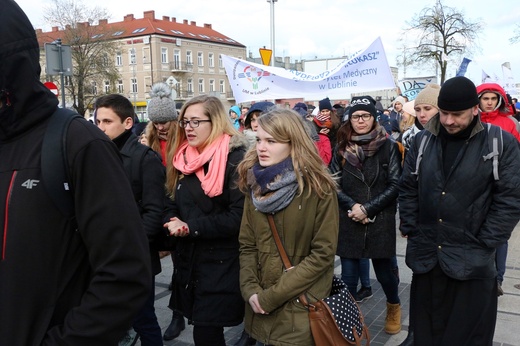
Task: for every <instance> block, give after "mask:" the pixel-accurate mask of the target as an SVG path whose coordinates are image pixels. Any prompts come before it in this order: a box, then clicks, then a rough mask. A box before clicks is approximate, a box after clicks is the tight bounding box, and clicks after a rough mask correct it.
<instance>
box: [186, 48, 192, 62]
mask: <svg viewBox="0 0 520 346" xmlns="http://www.w3.org/2000/svg"><path fill="white" fill-rule="evenodd" d="M186 64H188V65H193V56H192V55H191V51H187V52H186Z"/></svg>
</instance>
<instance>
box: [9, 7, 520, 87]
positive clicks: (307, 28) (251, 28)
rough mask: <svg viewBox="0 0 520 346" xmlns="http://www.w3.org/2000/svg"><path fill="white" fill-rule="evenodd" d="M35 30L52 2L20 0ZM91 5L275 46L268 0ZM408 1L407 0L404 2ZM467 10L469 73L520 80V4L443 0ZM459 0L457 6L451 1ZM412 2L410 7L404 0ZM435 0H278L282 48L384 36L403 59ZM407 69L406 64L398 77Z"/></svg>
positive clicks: (319, 50)
mask: <svg viewBox="0 0 520 346" xmlns="http://www.w3.org/2000/svg"><path fill="white" fill-rule="evenodd" d="M16 1H17V2H18V3H19V5H20V6H21V7H22V9H23V10H24V11H25V12H26V13H27V15H28V17H29V19H30V20H31V22H32V23H33V25H34V27H35V28H43V29H44V30H49V29H50V28H49V27H48V26H47V25H46V24H45V23H44V22H43V18H42V7H43V6H45V5H46V4H49V3H50V1H49V0H16ZM83 3H84V4H85V6H87V7H93V6H99V7H102V8H106V9H107V10H108V12H109V13H111V17H110V18H108V19H109V22H118V21H122V20H123V17H124V16H125V15H126V14H130V13H132V14H134V16H135V17H136V18H142V16H143V12H144V11H148V10H155V16H156V18H161V17H162V16H169V17H176V18H177V21H182V20H183V19H187V20H188V21H196V22H197V25H199V26H202V25H203V24H204V23H208V24H212V26H213V29H214V30H216V31H219V32H220V33H222V34H224V35H226V36H229V37H231V38H233V39H235V40H236V41H238V42H240V43H242V44H244V45H245V46H246V47H247V51H248V52H250V51H251V52H252V53H253V55H254V56H259V53H258V49H259V48H262V47H264V46H265V47H266V48H270V44H271V39H270V37H271V36H270V28H271V23H270V18H271V16H270V11H271V4H270V3H269V2H268V1H267V0H224V1H218V0H189V1H150V2H148V1H128V0H125V1H122V0H109V1H107V0H88V1H83ZM398 3H401V4H398ZM448 3H449V4H450V6H451V7H454V8H456V9H457V10H459V11H460V12H463V13H464V14H465V17H466V19H467V20H469V21H482V22H483V25H484V30H483V32H482V34H481V35H480V37H479V43H480V47H481V52H476V53H475V54H473V55H469V54H468V55H466V57H468V58H470V59H472V60H473V61H472V62H471V63H470V64H469V67H468V72H467V73H466V76H467V77H469V78H470V79H472V80H473V81H474V82H475V83H476V84H477V85H478V84H480V81H481V74H482V70H484V71H485V72H486V73H487V74H489V75H491V76H494V75H495V74H496V75H497V76H498V77H499V78H502V68H501V65H502V63H504V62H506V61H507V62H510V64H511V70H512V72H513V76H514V77H515V81H516V83H520V53H519V52H520V43H517V44H516V45H511V44H510V43H509V38H511V37H512V36H513V31H514V28H515V23H520V10H519V8H518V6H517V4H515V2H514V1H513V0H499V1H494V2H492V5H491V3H489V4H488V5H484V4H482V3H481V4H480V5H477V4H476V1H474V0H457V1H448V0H444V4H445V5H446V4H448ZM453 3H455V5H452V4H453ZM404 4H406V6H405V5H404ZM434 4H435V0H426V1H406V2H405V1H387V0H327V1H316V0H278V1H277V2H275V3H274V18H275V21H274V22H275V53H276V56H290V57H291V59H292V60H293V61H294V60H301V59H313V58H315V57H317V58H331V57H340V56H343V55H348V54H352V53H354V52H356V51H358V50H360V49H364V48H366V47H368V45H369V44H370V43H371V42H373V41H374V40H375V39H376V38H377V37H381V39H382V42H383V46H384V48H385V52H386V54H387V58H388V62H389V64H390V66H397V65H396V57H397V55H398V54H400V48H401V47H402V45H401V43H399V42H398V38H399V37H400V36H401V33H402V29H403V28H405V27H406V21H409V20H410V19H412V18H413V17H414V16H416V15H417V14H419V13H420V11H421V10H422V9H423V8H425V7H427V6H433V5H434ZM459 64H460V60H459V59H457V60H454V61H450V66H448V77H450V76H453V75H454V74H455V71H456V69H457V67H458V66H459ZM434 74H435V70H434V69H430V70H428V69H422V70H419V71H412V70H407V71H406V77H419V76H429V75H434ZM404 75H405V71H404V70H403V69H402V68H399V78H402V77H403V76H404Z"/></svg>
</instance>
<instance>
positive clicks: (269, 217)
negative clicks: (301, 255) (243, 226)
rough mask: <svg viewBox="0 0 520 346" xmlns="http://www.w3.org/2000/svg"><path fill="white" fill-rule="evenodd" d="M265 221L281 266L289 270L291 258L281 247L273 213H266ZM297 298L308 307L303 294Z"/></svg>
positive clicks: (291, 266)
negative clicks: (280, 259) (271, 234)
mask: <svg viewBox="0 0 520 346" xmlns="http://www.w3.org/2000/svg"><path fill="white" fill-rule="evenodd" d="M267 221H269V227H270V228H271V232H272V233H273V238H274V242H275V243H276V247H277V248H278V252H279V253H280V257H281V258H282V262H283V266H284V267H285V271H288V270H291V269H292V268H294V266H293V265H292V263H291V260H290V259H289V257H288V256H287V252H285V248H284V247H283V244H282V240H281V239H280V235H279V234H278V229H277V228H276V224H275V223H274V217H273V214H267ZM298 299H300V302H301V303H302V304H303V306H305V307H306V308H309V302H308V301H307V297H305V294H303V293H302V294H301V295H300V296H299V297H298Z"/></svg>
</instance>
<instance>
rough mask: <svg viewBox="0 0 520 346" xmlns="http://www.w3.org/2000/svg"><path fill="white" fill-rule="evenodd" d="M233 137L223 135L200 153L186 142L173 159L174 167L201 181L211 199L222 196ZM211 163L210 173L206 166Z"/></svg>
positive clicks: (203, 188)
mask: <svg viewBox="0 0 520 346" xmlns="http://www.w3.org/2000/svg"><path fill="white" fill-rule="evenodd" d="M230 139H231V136H230V135H228V134H223V135H222V136H220V137H219V138H217V139H216V140H214V141H213V143H211V144H209V145H208V146H206V147H205V148H204V150H203V151H202V152H201V153H199V151H198V150H197V148H194V147H191V146H190V145H188V141H184V142H183V143H182V144H181V145H180V147H179V149H178V150H177V152H176V153H175V155H174V157H173V166H174V167H175V168H176V169H178V170H179V171H180V172H181V173H182V174H184V175H188V174H193V173H195V175H196V176H197V178H198V179H199V180H200V183H201V187H202V190H204V193H205V194H206V195H208V196H209V197H215V196H218V195H221V194H222V192H223V191H224V179H225V175H226V164H227V158H228V154H229V141H230ZM207 162H209V166H208V172H207V173H204V165H205V164H206V163H207Z"/></svg>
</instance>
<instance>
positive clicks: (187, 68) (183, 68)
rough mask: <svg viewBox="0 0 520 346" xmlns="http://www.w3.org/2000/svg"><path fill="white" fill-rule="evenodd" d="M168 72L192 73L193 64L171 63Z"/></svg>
mask: <svg viewBox="0 0 520 346" xmlns="http://www.w3.org/2000/svg"><path fill="white" fill-rule="evenodd" d="M170 70H171V71H172V72H193V63H187V62H184V61H172V62H170Z"/></svg>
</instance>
